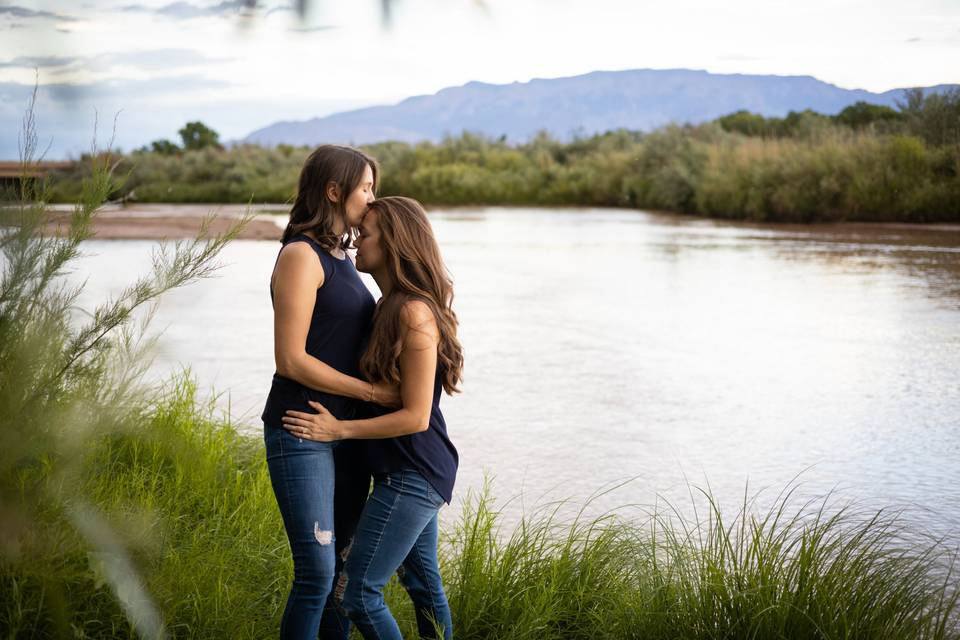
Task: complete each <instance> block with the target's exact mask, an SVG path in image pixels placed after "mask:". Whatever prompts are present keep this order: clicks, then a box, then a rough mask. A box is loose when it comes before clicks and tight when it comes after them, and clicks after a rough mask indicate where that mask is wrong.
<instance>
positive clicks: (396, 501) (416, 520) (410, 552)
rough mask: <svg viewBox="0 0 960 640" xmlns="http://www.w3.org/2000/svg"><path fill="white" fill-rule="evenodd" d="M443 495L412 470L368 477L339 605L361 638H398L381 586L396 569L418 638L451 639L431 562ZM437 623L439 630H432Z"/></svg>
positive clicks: (434, 565)
mask: <svg viewBox="0 0 960 640" xmlns="http://www.w3.org/2000/svg"><path fill="white" fill-rule="evenodd" d="M441 506H443V498H442V497H441V496H440V494H438V493H437V492H436V491H435V490H434V488H433V487H432V486H430V483H429V482H427V480H426V479H425V478H424V477H423V476H422V475H420V474H419V473H417V472H416V471H395V472H391V473H384V474H376V475H374V482H373V493H371V494H370V497H369V499H368V500H367V503H366V505H365V506H364V507H363V514H362V515H361V516H360V522H359V523H358V524H357V529H356V534H355V535H354V538H353V546H352V547H351V549H350V554H349V556H348V557H347V561H346V565H345V567H344V569H343V570H344V572H345V573H346V578H347V580H346V586H345V588H344V593H343V608H344V609H345V610H346V611H347V614H348V615H349V616H350V618H351V620H353V622H354V624H356V626H357V628H358V629H359V630H360V633H361V634H362V635H363V637H364V638H365V639H367V640H403V638H402V636H401V635H400V628H399V627H398V626H397V622H396V620H394V618H393V615H392V614H391V613H390V609H389V608H387V604H386V602H385V601H384V598H383V588H384V586H386V584H387V581H388V580H389V579H390V576H391V575H393V573H394V572H395V571H396V572H397V574H398V575H399V577H400V584H402V585H403V587H404V589H406V591H407V594H409V596H410V599H411V600H413V606H414V610H415V611H416V616H417V630H418V631H419V634H420V637H421V638H424V639H427V638H430V639H436V638H443V639H444V640H450V638H452V637H453V624H452V622H451V619H450V606H449V604H448V603H447V596H446V594H445V593H444V590H443V583H442V582H441V580H440V567H439V565H438V562H437V513H438V511H439V510H440V507H441ZM437 627H440V630H439V631H440V633H437Z"/></svg>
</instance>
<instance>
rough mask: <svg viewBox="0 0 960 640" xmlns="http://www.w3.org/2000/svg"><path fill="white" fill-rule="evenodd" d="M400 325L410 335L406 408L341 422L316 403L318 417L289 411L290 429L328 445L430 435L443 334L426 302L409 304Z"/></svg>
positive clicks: (403, 391)
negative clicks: (429, 429) (338, 441)
mask: <svg viewBox="0 0 960 640" xmlns="http://www.w3.org/2000/svg"><path fill="white" fill-rule="evenodd" d="M400 322H401V330H402V331H403V332H404V334H403V335H404V340H403V350H402V351H401V352H400V398H401V400H402V402H403V406H402V407H401V408H400V409H398V410H396V411H394V412H392V413H388V414H386V415H382V416H378V417H376V418H368V419H364V420H337V419H336V418H334V417H333V416H332V415H330V412H329V411H327V410H326V408H324V407H323V406H322V405H321V404H319V403H316V402H311V403H310V405H311V406H312V407H313V408H314V409H316V410H317V411H318V413H316V414H307V413H303V412H299V411H287V415H286V416H285V417H284V418H283V422H284V426H285V427H286V428H288V429H291V431H296V430H297V429H305V431H304V432H302V433H300V432H296V435H298V436H300V437H305V438H308V439H311V440H322V441H330V440H339V439H342V438H355V439H360V440H363V439H372V438H392V437H395V436H403V435H407V434H410V433H417V432H419V431H426V430H427V428H428V427H429V426H430V412H431V410H432V408H433V385H434V379H435V376H436V372H437V345H438V344H439V342H440V331H439V329H438V328H437V322H436V320H435V319H434V317H433V312H432V311H431V310H430V307H428V306H427V305H426V304H425V303H423V302H420V301H413V302H408V303H407V304H406V305H405V306H404V308H403V310H402V311H401V313H400Z"/></svg>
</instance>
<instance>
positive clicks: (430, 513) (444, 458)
mask: <svg viewBox="0 0 960 640" xmlns="http://www.w3.org/2000/svg"><path fill="white" fill-rule="evenodd" d="M356 246H357V268H358V269H360V270H361V271H366V272H369V273H370V274H371V275H373V277H374V279H375V280H376V282H377V285H378V286H379V288H380V291H381V293H382V297H381V299H380V302H379V303H378V305H377V309H376V311H375V312H374V319H373V329H372V332H371V335H370V340H369V343H368V344H367V346H366V348H365V350H364V352H363V357H362V358H361V360H360V372H361V374H363V375H364V376H365V377H366V379H368V380H371V381H375V382H376V383H378V384H396V383H399V385H400V398H401V408H399V409H397V410H390V409H383V408H380V407H372V406H370V407H369V408H368V409H367V410H366V412H365V413H363V414H361V415H358V416H356V417H354V418H352V419H349V418H348V419H344V418H343V417H341V416H338V415H337V414H336V413H335V412H333V411H331V410H330V407H327V406H325V405H324V404H323V403H322V402H316V401H310V402H309V403H308V404H309V405H310V407H311V408H312V409H313V410H315V411H316V412H317V413H313V412H307V411H302V410H299V411H298V410H291V411H287V412H286V414H287V415H286V416H285V417H283V419H282V421H283V424H284V427H285V428H286V429H288V430H289V431H290V434H291V435H292V436H294V437H297V438H303V439H304V440H305V441H310V442H313V443H315V444H322V443H326V442H335V441H339V440H340V439H343V438H352V439H358V440H362V441H363V447H362V452H363V462H364V464H365V465H366V467H367V468H368V469H369V470H370V471H372V472H373V477H374V485H373V492H372V493H371V494H370V497H369V499H368V500H367V501H366V504H365V505H364V507H363V512H362V515H361V516H360V521H359V523H358V524H357V526H356V533H355V535H354V537H353V544H352V547H351V549H350V553H349V556H348V557H347V560H346V565H345V566H344V569H343V571H344V573H345V576H346V585H345V589H344V593H343V607H344V609H345V610H346V612H347V613H348V614H349V616H350V618H351V619H352V620H353V622H354V623H355V624H356V625H357V628H358V629H359V630H360V632H361V633H362V634H363V636H364V638H377V639H387V638H389V639H391V640H399V639H400V638H401V635H400V629H399V627H398V626H397V623H396V621H395V620H394V618H393V616H392V614H391V613H390V610H389V608H388V607H387V606H386V603H385V601H384V598H383V594H382V589H383V587H384V586H385V585H386V583H387V581H388V580H389V578H390V576H391V575H393V573H394V572H398V573H399V574H400V576H401V583H402V584H403V586H404V587H405V588H406V590H407V593H408V594H409V595H410V597H411V599H412V600H413V603H414V607H415V610H416V616H417V626H418V629H419V632H420V636H421V637H423V638H436V637H438V636H437V633H436V632H437V629H438V628H439V629H440V630H441V632H442V633H441V635H440V637H443V638H445V639H449V638H451V637H452V634H453V629H452V623H451V619H450V607H449V605H448V604H447V598H446V595H445V593H444V590H443V584H442V583H441V580H440V571H439V565H438V562H437V534H438V530H437V513H438V511H439V509H440V507H441V506H442V505H443V504H444V503H445V502H446V503H449V502H450V499H451V494H452V491H453V484H454V480H455V477H456V472H457V451H456V449H455V448H454V446H453V444H452V443H451V441H450V438H449V437H448V435H447V428H446V423H445V422H444V419H443V414H442V413H441V412H440V406H439V402H440V395H441V392H442V391H447V392H448V393H453V392H455V391H457V384H458V383H459V381H460V372H461V369H462V367H463V351H462V349H461V347H460V343H459V341H458V340H457V318H456V315H455V314H454V312H453V309H452V307H451V304H452V300H453V287H452V282H451V280H450V277H449V275H448V273H447V271H446V268H445V267H444V265H443V261H442V259H441V257H440V250H439V248H438V246H437V243H436V240H435V239H434V236H433V232H432V230H431V227H430V222H429V221H428V220H427V216H426V214H425V212H424V210H423V207H422V206H421V205H420V204H419V203H418V202H416V201H415V200H411V199H409V198H400V197H389V198H381V199H379V200H376V201H374V202H373V203H372V204H371V205H370V208H369V210H368V211H367V213H366V215H365V216H364V218H363V221H362V223H361V226H360V236H359V238H358V239H357V241H356Z"/></svg>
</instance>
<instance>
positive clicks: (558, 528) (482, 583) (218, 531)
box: [0, 376, 960, 639]
mask: <svg viewBox="0 0 960 640" xmlns="http://www.w3.org/2000/svg"><path fill="white" fill-rule="evenodd" d="M194 394H195V388H194V385H193V383H192V382H191V381H190V380H189V378H187V377H185V376H182V377H179V378H178V379H176V380H175V381H174V383H173V384H172V385H170V387H169V388H168V389H167V391H166V394H165V395H164V396H163V397H162V398H161V399H160V400H159V401H157V403H156V404H155V405H153V406H152V407H150V409H149V411H148V412H147V414H146V415H145V416H144V422H143V423H142V425H141V426H140V427H139V428H138V429H137V430H135V431H128V432H122V433H116V432H115V433H110V434H106V435H104V436H101V437H96V438H92V439H90V440H89V441H88V442H87V443H86V445H85V447H84V451H85V455H84V456H83V463H82V467H83V473H82V474H81V475H80V476H78V477H79V478H80V479H81V483H80V486H79V487H78V488H77V493H79V494H82V495H84V496H85V497H86V499H88V500H89V501H90V503H91V504H92V505H95V506H96V507H97V508H98V509H99V510H101V511H102V512H103V513H104V514H106V515H105V518H106V519H107V520H108V521H109V522H110V523H111V524H112V526H114V527H115V529H116V530H117V531H118V532H120V533H118V535H120V536H122V537H123V538H124V539H125V540H128V541H129V548H130V549H132V554H131V558H132V562H133V564H134V566H135V568H136V570H137V572H138V573H139V575H141V576H142V579H143V587H144V591H145V592H146V593H147V594H149V596H150V597H151V599H152V601H153V602H154V603H155V604H156V607H157V612H158V615H159V616H161V617H162V619H163V620H164V627H165V629H166V631H167V633H169V634H170V635H171V636H174V637H196V638H220V637H222V638H265V637H272V636H274V635H275V634H276V631H277V629H278V626H279V616H280V613H281V611H282V608H283V603H284V598H285V597H286V591H287V589H288V586H289V583H290V580H291V578H292V567H291V562H290V558H289V550H288V547H287V543H286V538H285V534H284V531H283V526H282V523H281V521H280V516H279V512H278V510H277V508H276V504H275V500H274V498H273V494H272V492H271V488H270V480H269V477H268V474H267V472H266V465H265V463H264V454H263V448H262V444H261V442H260V440H259V439H253V438H248V437H244V436H240V435H238V434H237V432H236V431H235V429H234V428H233V427H232V426H231V425H230V424H229V423H228V422H226V421H224V420H223V419H220V418H216V417H214V415H213V412H212V407H211V405H206V406H199V407H198V406H197V404H196V401H195V395H194ZM35 473H36V474H38V475H42V474H43V473H45V472H44V471H43V470H39V469H38V470H36V471H35ZM708 505H710V506H715V505H713V503H712V502H708ZM744 506H745V507H747V508H745V509H743V510H742V511H741V512H740V513H737V514H736V516H735V517H734V518H732V519H731V520H729V521H728V520H727V519H726V518H725V514H724V513H722V512H721V511H720V510H719V508H710V509H709V510H708V512H707V513H706V514H704V515H703V516H702V517H701V519H700V521H698V522H692V521H690V520H685V519H683V518H682V517H680V516H679V515H678V514H677V513H674V512H664V513H659V514H652V515H651V516H650V517H649V518H647V519H644V520H641V521H637V520H626V519H621V518H618V517H616V516H613V515H610V516H606V517H601V518H598V519H594V520H580V521H575V522H573V523H563V522H561V521H559V520H558V519H557V517H556V515H555V514H556V511H555V510H541V511H538V512H535V513H534V514H532V515H530V516H528V517H526V518H524V519H523V520H522V521H521V523H520V524H519V525H518V527H517V528H516V529H515V530H513V531H512V532H509V533H508V532H503V531H501V530H500V528H499V526H498V515H497V512H496V510H495V508H494V506H493V502H492V500H491V499H490V497H489V495H488V494H486V493H483V494H480V495H472V496H468V497H467V499H466V500H465V501H464V503H463V505H462V508H463V510H462V516H461V518H460V520H459V522H458V524H457V525H456V527H455V528H454V529H453V530H451V531H448V532H447V533H446V535H445V536H444V541H443V546H442V549H441V556H442V560H441V561H442V568H443V572H444V581H445V584H446V586H447V589H448V594H449V597H450V602H451V606H452V609H453V614H454V624H455V628H456V636H457V637H458V638H467V639H472V638H478V639H479V638H531V639H532V638H671V639H680V638H798V639H799V638H804V639H809V638H883V639H893V638H931V639H933V638H957V637H960V635H958V634H960V629H958V627H957V624H958V620H957V592H956V585H955V582H954V579H953V574H952V573H950V571H951V568H952V563H953V562H954V560H955V555H954V554H953V552H951V551H949V550H948V549H947V548H946V547H944V546H943V545H941V544H938V543H937V542H935V541H929V540H926V541H925V540H923V539H922V538H919V537H911V536H910V535H909V532H908V531H907V530H906V529H905V528H904V525H903V522H901V521H900V520H899V519H898V517H897V516H896V515H888V514H884V513H879V514H877V513H874V514H865V513H862V512H857V511H851V510H844V509H842V508H840V509H832V508H831V507H832V505H829V504H826V503H824V504H822V505H806V506H805V507H804V506H802V505H801V506H799V507H794V506H793V505H792V502H791V500H790V499H789V496H787V497H784V498H783V499H782V500H781V501H779V502H778V504H777V505H776V506H775V507H774V508H773V509H772V510H771V511H769V512H766V513H765V514H760V515H757V514H756V513H755V511H754V510H753V509H752V508H750V507H751V505H749V504H748V505H744ZM41 517H42V518H43V520H44V521H46V522H47V523H48V525H49V526H47V527H45V528H44V530H45V531H48V532H49V537H46V538H43V539H24V540H21V545H22V546H21V555H20V557H19V559H18V560H17V561H15V562H11V560H10V559H6V560H5V561H4V565H3V571H2V581H0V627H2V628H5V629H9V630H10V632H9V637H33V636H36V635H40V636H43V635H54V636H59V635H62V634H63V632H64V631H68V632H69V633H71V634H73V633H75V634H76V635H77V637H104V638H108V637H128V636H130V637H132V636H134V635H135V634H134V630H133V628H132V627H131V626H130V625H129V623H128V622H127V616H126V614H125V611H124V608H123V607H122V606H121V605H120V604H118V598H119V602H121V603H122V602H123V598H124V597H131V596H130V594H125V593H124V591H123V590H122V589H121V590H120V591H119V593H118V594H116V595H115V594H114V593H113V592H111V589H110V588H109V585H108V584H106V583H105V582H104V580H103V577H102V573H103V571H104V570H105V566H107V567H108V566H109V565H110V563H111V562H113V559H112V557H111V555H110V554H109V553H106V554H104V553H98V552H93V553H91V552H90V551H89V550H88V549H87V547H86V546H85V545H84V543H83V541H82V540H78V539H77V538H76V536H74V535H71V534H70V528H71V525H70V522H69V521H68V520H67V519H66V518H65V517H64V513H63V512H62V511H60V510H57V509H46V510H44V511H43V512H42V514H41ZM388 600H389V601H390V603H391V606H392V607H393V608H394V610H395V611H397V612H398V614H399V618H400V621H401V626H402V628H403V630H404V633H405V634H408V637H415V629H416V627H415V622H414V619H413V615H412V611H411V609H410V605H409V601H408V599H407V598H406V597H405V595H404V594H403V592H402V590H401V589H400V588H399V587H398V585H397V583H396V581H394V582H392V583H391V585H390V586H389V587H388Z"/></svg>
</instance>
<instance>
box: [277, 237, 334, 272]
mask: <svg viewBox="0 0 960 640" xmlns="http://www.w3.org/2000/svg"><path fill="white" fill-rule="evenodd" d="M318 257H319V254H318V253H317V252H316V251H314V250H313V248H312V247H311V246H310V243H309V242H307V241H305V240H304V241H301V240H300V239H299V238H296V237H294V238H291V239H290V240H288V241H287V242H286V243H285V244H284V245H283V248H281V249H280V255H279V256H277V265H276V267H275V269H274V271H275V272H276V273H277V274H279V275H283V274H291V275H292V274H294V273H304V274H306V273H314V272H315V273H316V275H317V276H318V278H319V279H320V280H321V281H322V280H323V278H324V275H325V271H326V269H325V268H324V265H323V260H322V259H321V260H318V259H317V258H318Z"/></svg>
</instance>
